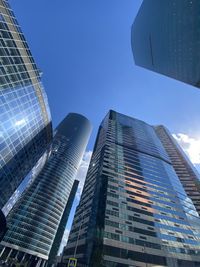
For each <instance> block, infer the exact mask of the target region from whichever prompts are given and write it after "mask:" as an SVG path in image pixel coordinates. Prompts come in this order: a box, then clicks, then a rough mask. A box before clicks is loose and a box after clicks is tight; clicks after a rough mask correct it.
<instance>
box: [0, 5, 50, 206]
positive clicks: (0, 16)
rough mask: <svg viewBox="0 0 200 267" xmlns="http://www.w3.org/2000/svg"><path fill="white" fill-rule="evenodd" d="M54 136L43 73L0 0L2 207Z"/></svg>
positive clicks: (0, 167)
mask: <svg viewBox="0 0 200 267" xmlns="http://www.w3.org/2000/svg"><path fill="white" fill-rule="evenodd" d="M51 139H52V126H51V117H50V112H49V107H48V102H47V97H46V94H45V91H44V88H43V86H42V84H41V78H40V73H39V70H38V68H37V66H36V65H35V63H34V60H33V57H32V55H31V52H30V50H29V48H28V45H27V43H26V41H25V38H24V36H23V34H22V32H21V29H20V27H19V25H18V23H17V21H16V19H15V16H14V14H13V12H12V10H11V9H10V7H9V5H8V2H7V1H6V0H0V188H1V194H0V209H1V208H2V207H3V206H4V205H5V204H6V202H7V201H8V199H9V198H10V196H11V195H12V194H13V193H14V191H15V190H16V188H17V187H18V186H19V184H20V183H21V182H22V180H23V178H24V177H25V176H26V175H27V174H28V172H29V171H30V170H31V169H32V168H33V167H34V165H35V164H36V162H37V161H38V160H39V158H40V157H41V156H42V155H43V153H44V152H45V150H46V149H47V146H48V145H49V143H50V141H51Z"/></svg>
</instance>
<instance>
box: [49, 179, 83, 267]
mask: <svg viewBox="0 0 200 267" xmlns="http://www.w3.org/2000/svg"><path fill="white" fill-rule="evenodd" d="M78 185H79V181H78V180H75V181H74V183H73V186H72V190H71V192H70V195H69V198H68V201H67V205H66V206H65V210H64V212H63V215H62V219H61V221H60V224H59V227H58V230H57V233H56V236H55V238H54V241H53V245H52V247H51V251H50V253H49V259H48V266H52V265H53V264H55V263H56V256H57V255H58V251H59V248H60V245H61V241H62V238H63V234H64V232H65V228H66V225H67V221H68V218H69V214H70V211H71V208H72V204H73V202H74V198H75V195H76V192H77V189H78Z"/></svg>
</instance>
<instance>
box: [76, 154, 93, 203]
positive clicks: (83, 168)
mask: <svg viewBox="0 0 200 267" xmlns="http://www.w3.org/2000/svg"><path fill="white" fill-rule="evenodd" d="M91 156H92V151H86V152H85V153H84V156H83V159H82V161H81V165H80V167H79V169H78V173H77V176H76V179H77V180H79V186H78V190H77V194H76V197H77V199H78V201H79V200H80V197H81V193H82V190H83V185H84V182H85V177H86V174H87V170H88V167H89V163H90V159H91Z"/></svg>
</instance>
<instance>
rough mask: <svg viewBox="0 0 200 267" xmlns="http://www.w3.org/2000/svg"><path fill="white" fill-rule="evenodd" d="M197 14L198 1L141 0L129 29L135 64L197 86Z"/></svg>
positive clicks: (199, 21)
mask: <svg viewBox="0 0 200 267" xmlns="http://www.w3.org/2000/svg"><path fill="white" fill-rule="evenodd" d="M199 13H200V1H199V0H191V1H190V0H167V1H160V0H143V3H142V5H141V7H140V9H139V12H138V14H137V16H136V18H135V21H134V23H133V26H132V49H133V55H134V59H135V64H136V65H138V66H141V67H144V68H147V69H149V70H152V71H155V72H158V73H161V74H164V75H166V76H169V77H171V78H174V79H177V80H179V81H182V82H185V83H187V84H190V85H193V86H196V87H200V32H199V25H200V17H199Z"/></svg>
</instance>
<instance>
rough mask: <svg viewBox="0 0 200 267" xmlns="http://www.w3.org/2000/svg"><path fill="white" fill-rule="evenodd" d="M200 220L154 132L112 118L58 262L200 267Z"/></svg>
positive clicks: (134, 122)
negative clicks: (60, 260) (74, 259)
mask: <svg viewBox="0 0 200 267" xmlns="http://www.w3.org/2000/svg"><path fill="white" fill-rule="evenodd" d="M199 245H200V219H199V215H198V213H197V211H196V209H195V207H194V205H193V204H192V201H191V199H190V198H189V197H188V196H187V195H186V193H185V191H184V189H183V187H182V185H181V183H180V180H179V178H178V176H177V175H176V173H175V171H174V169H173V166H172V164H171V162H170V159H169V157H168V155H167V154H166V152H165V150H164V148H163V146H162V144H161V142H160V140H159V138H158V137H157V135H156V133H155V130H154V128H153V127H152V126H150V125H148V124H146V123H144V122H142V121H140V120H136V119H133V118H130V117H127V116H125V115H122V114H119V113H116V112H114V111H110V113H109V114H108V116H107V117H106V118H105V120H104V121H103V123H102V125H101V126H100V129H99V133H98V136H97V141H96V144H95V148H94V153H93V156H92V159H91V163H90V166H89V170H88V173H87V177H86V182H85V186H84V190H83V194H82V197H81V201H80V204H79V206H78V208H77V210H76V214H75V218H74V221H73V225H72V230H71V232H70V236H69V240H68V244H67V247H66V249H65V251H64V254H63V262H64V263H67V261H68V259H69V258H70V257H75V258H77V259H78V265H77V266H96V265H95V264H96V263H97V262H99V263H101V264H102V265H101V266H108V267H109V266H112V267H128V266H141V267H142V266H145V265H147V264H148V266H176V267H180V266H191V267H193V266H200V246H199Z"/></svg>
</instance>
